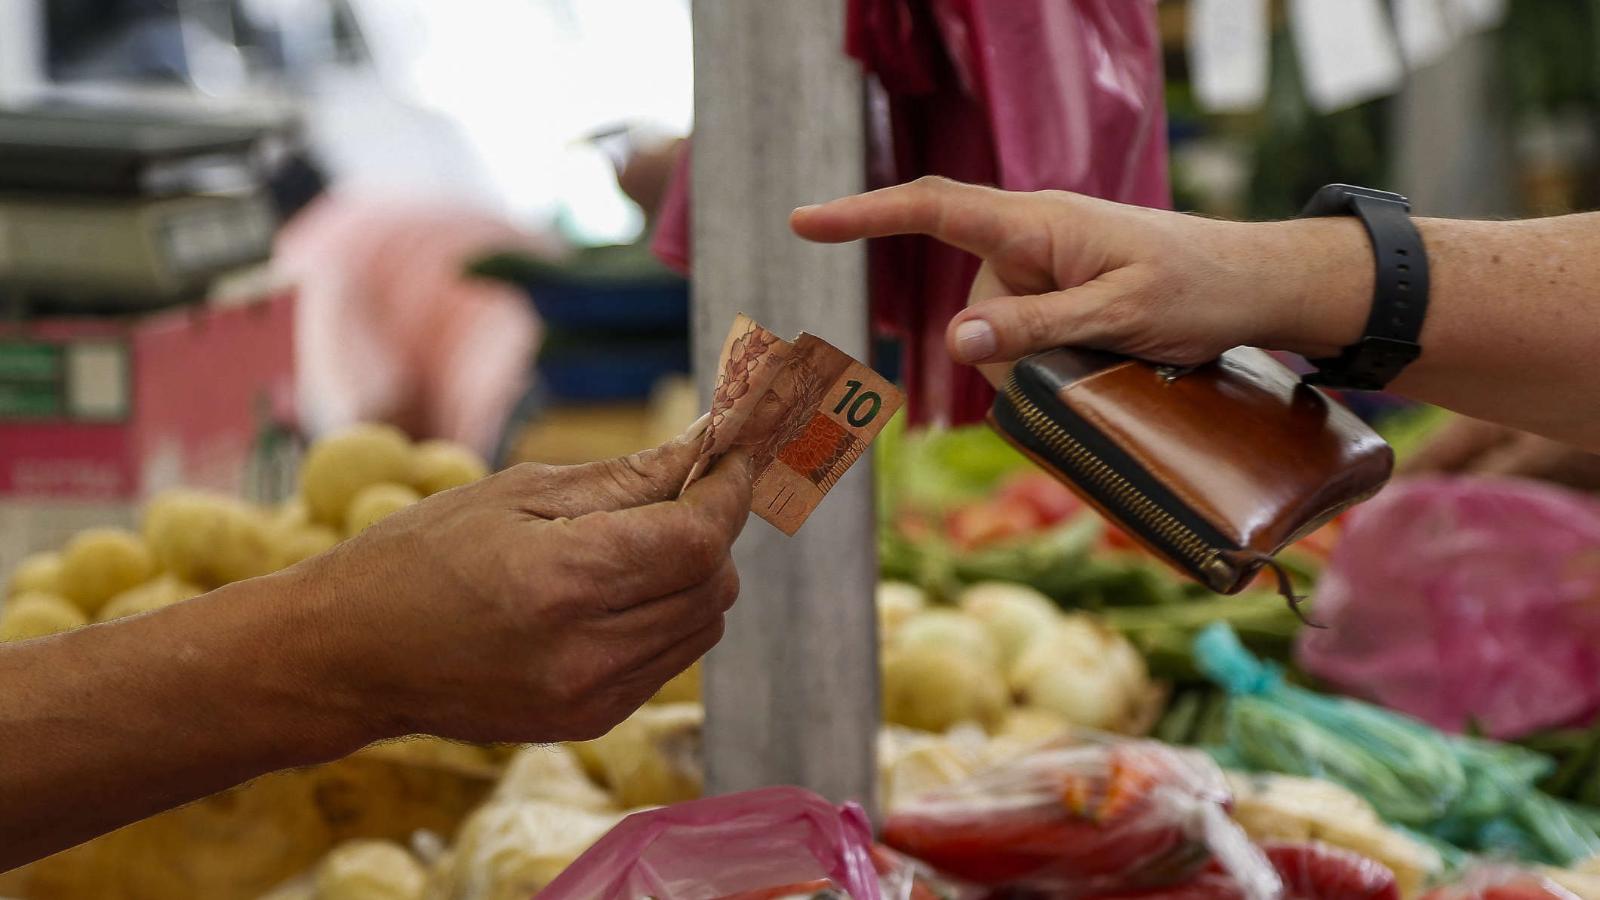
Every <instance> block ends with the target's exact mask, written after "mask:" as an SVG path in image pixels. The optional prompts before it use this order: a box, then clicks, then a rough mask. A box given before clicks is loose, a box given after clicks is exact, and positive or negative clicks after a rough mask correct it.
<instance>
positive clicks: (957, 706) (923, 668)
mask: <svg viewBox="0 0 1600 900" xmlns="http://www.w3.org/2000/svg"><path fill="white" fill-rule="evenodd" d="M954 599H955V602H954V603H953V604H950V605H937V604H933V603H930V602H929V599H928V597H927V595H926V594H924V593H923V591H922V590H921V589H920V588H917V587H915V586H912V585H909V584H902V583H897V582H885V583H884V584H881V585H879V587H878V596H877V604H878V623H879V631H880V637H881V639H882V642H883V648H882V654H881V657H880V658H881V661H882V667H883V672H882V675H883V718H884V721H885V722H887V723H890V724H893V725H901V726H904V727H907V728H913V729H917V730H920V731H928V732H936V733H943V732H946V731H948V730H950V729H952V728H955V727H957V726H960V725H963V724H975V725H978V726H980V727H982V728H983V729H985V730H986V731H988V732H989V733H990V734H997V733H1001V732H1003V731H1006V730H1008V729H1009V728H1010V725H1011V723H1012V722H1015V721H1017V720H1018V719H1019V717H1021V718H1025V719H1029V720H1038V719H1044V718H1053V719H1055V720H1057V721H1059V722H1061V723H1063V725H1064V726H1079V727H1083V728H1093V729H1098V730H1102V731H1112V732H1121V733H1130V734H1131V733H1139V732H1142V731H1143V730H1145V729H1147V728H1148V727H1149V725H1150V724H1151V723H1152V722H1153V720H1154V715H1155V713H1156V712H1157V711H1158V710H1159V709H1160V706H1161V694H1160V689H1159V687H1158V686H1157V685H1156V684H1155V683H1154V682H1152V681H1151V679H1150V674H1149V671H1148V670H1147V669H1146V667H1145V662H1144V658H1143V657H1142V656H1141V655H1140V654H1139V651H1138V650H1137V649H1135V648H1134V646H1133V645H1132V644H1130V643H1129V642H1128V641H1127V640H1126V639H1125V638H1123V637H1122V635H1120V634H1118V633H1117V632H1115V631H1113V630H1112V629H1110V628H1109V627H1107V626H1106V625H1105V624H1104V623H1102V622H1101V621H1100V620H1099V619H1097V618H1095V617H1094V616H1093V615H1090V614H1088V613H1067V612H1063V611H1062V610H1061V609H1059V608H1058V607H1057V606H1056V605H1055V604H1054V603H1052V602H1051V601H1050V599H1049V598H1048V597H1046V596H1044V595H1043V594H1041V593H1039V592H1038V591H1035V590H1033V589H1032V588H1028V587H1025V586H1023V585H1020V584H1011V583H1007V582H986V583H981V584H974V585H972V586H970V587H968V588H966V589H965V590H964V591H962V592H961V594H960V595H959V596H957V597H955V598H954Z"/></svg>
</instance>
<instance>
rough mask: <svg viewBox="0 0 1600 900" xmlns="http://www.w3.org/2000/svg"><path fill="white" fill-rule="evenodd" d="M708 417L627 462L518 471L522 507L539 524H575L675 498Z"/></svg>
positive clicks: (696, 452)
mask: <svg viewBox="0 0 1600 900" xmlns="http://www.w3.org/2000/svg"><path fill="white" fill-rule="evenodd" d="M710 421H711V415H710V413H707V414H706V415H704V416H701V417H700V418H699V419H697V420H696V421H695V423H694V424H693V425H690V426H689V428H688V430H686V431H685V432H684V433H683V434H681V435H679V436H678V437H676V438H674V439H673V440H671V441H669V442H667V443H665V444H663V445H661V446H660V447H655V448H653V449H649V450H641V451H639V452H638V453H634V454H631V455H629V456H621V457H617V458H615V459H603V460H600V461H598V462H592V463H584V464H583V465H577V466H538V465H534V466H525V467H524V466H519V467H518V468H517V469H513V470H511V471H512V472H513V473H520V474H521V476H522V478H523V483H522V484H520V485H518V486H517V487H518V489H520V490H521V491H525V492H526V493H527V494H528V495H529V496H528V498H527V500H526V501H525V503H524V506H525V508H526V509H527V510H528V511H529V512H530V513H532V514H534V515H537V516H540V517H543V518H550V519H555V518H576V517H578V516H581V515H585V514H587V513H592V512H601V511H611V510H621V509H631V508H633V507H635V506H647V505H649V504H651V503H660V502H662V501H665V500H671V499H673V498H675V497H677V496H678V492H679V491H680V490H681V489H682V488H683V480H684V478H685V477H686V476H687V475H688V474H689V469H690V467H691V466H693V465H694V462H695V460H696V459H697V458H699V455H700V445H701V442H702V439H703V437H704V435H705V430H706V427H707V426H708V425H709V423H710Z"/></svg>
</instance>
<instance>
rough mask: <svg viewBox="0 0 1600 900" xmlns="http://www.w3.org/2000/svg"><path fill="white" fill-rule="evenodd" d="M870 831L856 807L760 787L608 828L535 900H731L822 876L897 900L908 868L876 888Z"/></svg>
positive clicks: (905, 890) (797, 886)
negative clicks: (888, 890) (885, 887)
mask: <svg viewBox="0 0 1600 900" xmlns="http://www.w3.org/2000/svg"><path fill="white" fill-rule="evenodd" d="M879 876H880V873H879V868H878V865H877V864H876V863H875V862H874V852H873V845H872V826H871V824H870V823H869V822H868V821H867V816H866V813H865V812H863V811H862V810H861V808H860V807H859V806H856V805H855V804H853V803H847V804H845V805H844V806H837V807H836V806H833V805H832V804H830V803H828V801H826V800H824V799H822V798H821V797H818V796H817V795H816V794H813V793H811V792H810V791H806V790H803V789H801V788H795V787H774V788H762V789H761V790H755V791H746V792H744V793H741V794H729V795H727V796H723V797H710V798H707V799H704V800H692V801H689V802H687V803H678V804H675V805H673V806H667V807H663V808H661V809H654V810H650V811H647V812H641V813H635V814H633V815H631V816H629V817H627V818H626V819H623V820H622V822H621V823H620V824H619V825H617V827H615V828H613V829H611V831H610V832H609V833H607V834H606V836H605V837H603V838H601V839H600V840H599V842H597V843H596V844H595V845H594V846H593V847H591V848H589V851H588V852H587V853H585V854H583V856H580V857H579V858H578V860H577V861H576V862H574V863H573V864H572V866H571V867H569V868H568V869H567V870H566V871H565V872H564V873H562V875H561V877H559V878H557V879H556V880H555V881H553V882H551V883H550V886H549V887H547V888H545V889H544V890H543V891H541V892H539V900H638V898H640V897H651V898H654V900H734V898H743V897H746V896H748V897H751V898H755V897H766V896H769V894H768V893H767V892H768V891H769V890H770V889H772V888H779V887H793V888H794V890H790V891H788V892H787V893H779V894H770V896H788V895H789V894H795V893H802V892H803V891H802V888H803V887H805V888H809V889H811V890H813V891H814V890H815V889H816V886H813V885H812V883H813V882H818V881H821V880H824V879H826V880H827V881H829V882H831V883H832V887H834V888H835V889H837V890H842V891H844V892H845V894H846V895H847V896H848V897H850V898H851V900H880V898H881V900H902V898H906V897H910V896H912V895H911V873H910V871H909V869H902V870H900V871H897V872H893V871H892V872H889V873H887V880H886V882H885V884H886V885H888V886H889V887H891V889H892V892H891V893H888V894H885V893H884V892H883V891H882V890H881V889H880V883H879Z"/></svg>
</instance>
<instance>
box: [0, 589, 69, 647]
mask: <svg viewBox="0 0 1600 900" xmlns="http://www.w3.org/2000/svg"><path fill="white" fill-rule="evenodd" d="M87 624H89V618H88V617H87V616H85V615H84V614H83V610H81V609H79V608H78V607H77V605H76V604H74V603H73V602H72V601H70V600H68V599H67V598H65V597H61V596H57V595H56V594H46V593H42V592H38V591H33V592H29V593H26V594H18V595H17V596H15V597H12V598H11V599H10V600H7V601H6V604H5V606H0V641H25V640H27V639H28V638H36V637H44V636H45V635H47V634H56V633H57V632H62V631H68V630H71V629H73V628H77V627H78V626H80V625H87Z"/></svg>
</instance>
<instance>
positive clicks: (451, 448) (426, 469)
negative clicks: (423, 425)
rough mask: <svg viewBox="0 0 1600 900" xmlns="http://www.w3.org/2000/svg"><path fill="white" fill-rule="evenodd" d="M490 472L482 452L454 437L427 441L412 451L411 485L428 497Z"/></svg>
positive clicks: (468, 482)
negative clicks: (458, 441) (454, 439)
mask: <svg viewBox="0 0 1600 900" xmlns="http://www.w3.org/2000/svg"><path fill="white" fill-rule="evenodd" d="M488 474H489V467H488V466H487V465H486V464H485V463H484V461H483V459H482V458H481V457H479V456H478V454H476V453H474V452H472V449H471V448H469V447H466V446H463V445H461V444H457V443H455V442H454V441H423V442H422V443H420V444H418V445H417V446H416V449H415V450H413V451H412V453H411V478H410V482H411V486H412V487H414V488H416V489H417V492H418V493H420V494H422V496H424V497H426V496H428V495H429V494H437V493H439V492H440V491H447V490H449V489H451V488H453V487H460V486H462V485H464V484H471V483H473V482H474V481H477V480H478V479H480V478H483V477H484V476H486V475H488Z"/></svg>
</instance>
